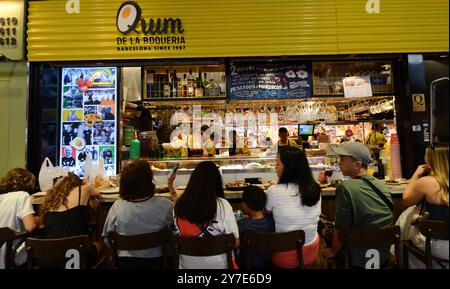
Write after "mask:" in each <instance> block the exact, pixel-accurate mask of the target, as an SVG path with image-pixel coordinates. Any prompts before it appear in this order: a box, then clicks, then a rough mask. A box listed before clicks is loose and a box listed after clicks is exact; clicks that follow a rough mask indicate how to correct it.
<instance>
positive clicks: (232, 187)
mask: <svg viewBox="0 0 450 289" xmlns="http://www.w3.org/2000/svg"><path fill="white" fill-rule="evenodd" d="M247 186H248V184H247V183H244V182H234V183H228V184H226V185H225V189H226V190H228V191H243V190H244V189H245V188H246V187H247Z"/></svg>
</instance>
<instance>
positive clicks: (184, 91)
mask: <svg viewBox="0 0 450 289" xmlns="http://www.w3.org/2000/svg"><path fill="white" fill-rule="evenodd" d="M181 96H182V97H187V96H188V84H187V76H186V73H185V74H183V81H182V84H181Z"/></svg>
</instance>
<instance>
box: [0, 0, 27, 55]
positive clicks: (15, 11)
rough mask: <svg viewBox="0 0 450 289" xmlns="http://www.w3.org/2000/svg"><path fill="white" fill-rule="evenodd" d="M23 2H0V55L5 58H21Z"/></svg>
mask: <svg viewBox="0 0 450 289" xmlns="http://www.w3.org/2000/svg"><path fill="white" fill-rule="evenodd" d="M23 3H24V1H7V2H5V3H3V2H2V3H0V8H1V9H0V55H4V56H5V57H6V58H7V59H12V60H21V59H23V19H24V12H23V5H24V4H23Z"/></svg>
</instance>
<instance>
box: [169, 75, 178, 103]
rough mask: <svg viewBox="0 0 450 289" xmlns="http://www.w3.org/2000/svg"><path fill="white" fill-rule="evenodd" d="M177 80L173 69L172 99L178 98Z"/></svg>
mask: <svg viewBox="0 0 450 289" xmlns="http://www.w3.org/2000/svg"><path fill="white" fill-rule="evenodd" d="M177 89H178V78H177V71H176V70H175V69H174V70H173V75H172V93H171V94H172V97H178V91H177Z"/></svg>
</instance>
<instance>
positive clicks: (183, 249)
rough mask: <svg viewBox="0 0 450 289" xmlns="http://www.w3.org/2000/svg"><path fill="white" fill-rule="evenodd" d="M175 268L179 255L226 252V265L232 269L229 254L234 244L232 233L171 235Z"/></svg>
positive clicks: (207, 254) (209, 254)
mask: <svg viewBox="0 0 450 289" xmlns="http://www.w3.org/2000/svg"><path fill="white" fill-rule="evenodd" d="M173 238H174V239H173V246H174V258H175V260H174V261H175V262H174V264H175V268H178V265H179V256H180V254H183V255H190V256H213V255H219V254H227V267H228V268H229V269H233V263H232V260H231V254H232V251H233V248H234V246H235V238H234V235H233V234H224V235H217V236H207V237H184V236H177V235H175V236H173Z"/></svg>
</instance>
